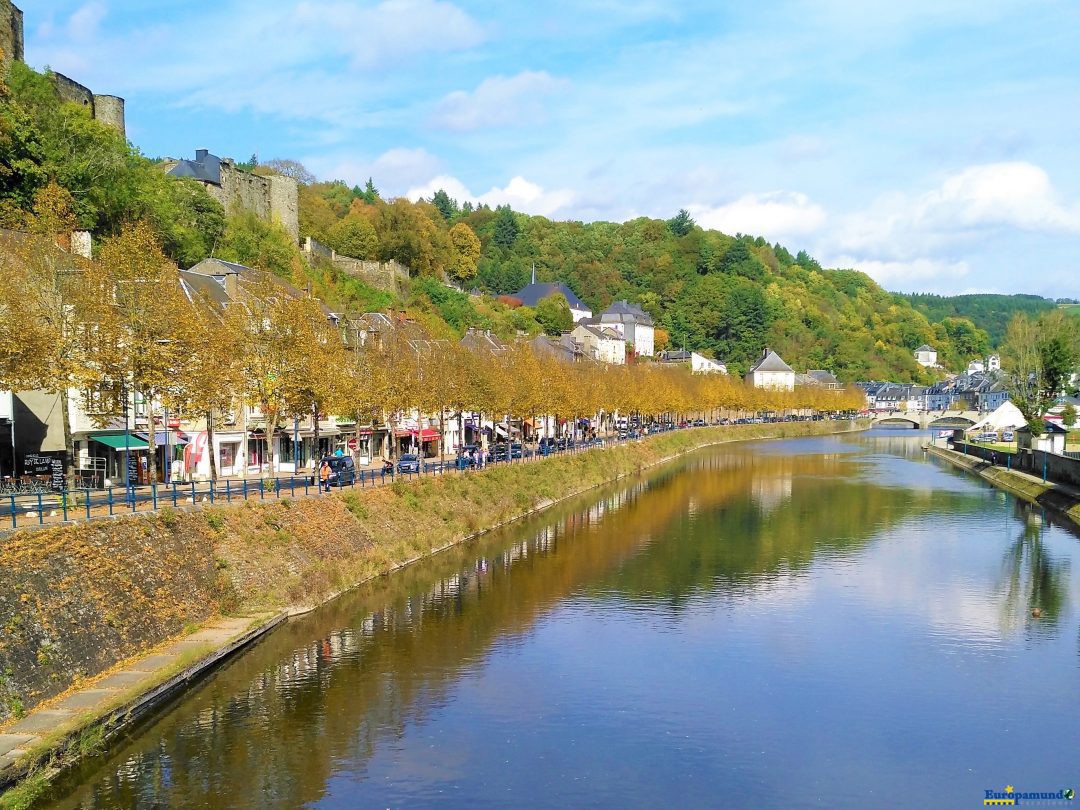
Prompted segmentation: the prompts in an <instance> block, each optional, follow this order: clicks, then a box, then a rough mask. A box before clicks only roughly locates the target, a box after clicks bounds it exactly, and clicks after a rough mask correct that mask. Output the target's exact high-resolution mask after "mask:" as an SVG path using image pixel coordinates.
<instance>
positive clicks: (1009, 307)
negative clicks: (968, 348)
mask: <svg viewBox="0 0 1080 810" xmlns="http://www.w3.org/2000/svg"><path fill="white" fill-rule="evenodd" d="M901 297H903V298H905V299H907V300H908V301H909V302H910V303H911V305H912V306H913V307H914V308H915V309H916V310H918V311H919V312H921V313H922V314H923V315H925V316H926V317H927V318H928V319H929V320H931V321H940V320H942V319H943V318H967V319H968V320H970V321H971V322H972V323H973V324H975V326H977V327H978V328H980V329H984V330H986V333H987V334H988V335H989V336H990V343H991V345H992V346H994V347H997V346H999V345H1001V341H1002V340H1003V339H1004V338H1005V327H1006V326H1008V324H1009V321H1011V320H1012V318H1013V316H1014V315H1018V314H1019V313H1021V312H1023V313H1026V314H1028V315H1032V316H1037V315H1039V313H1041V312H1046V311H1048V310H1051V309H1053V308H1054V307H1056V306H1057V304H1055V303H1054V302H1053V301H1051V300H1049V299H1048V298H1040V297H1039V296H1037V295H996V294H991V293H976V294H973V295H950V296H942V295H933V294H931V293H908V294H905V295H902V296H901Z"/></svg>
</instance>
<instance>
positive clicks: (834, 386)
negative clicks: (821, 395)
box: [806, 368, 843, 391]
mask: <svg viewBox="0 0 1080 810" xmlns="http://www.w3.org/2000/svg"><path fill="white" fill-rule="evenodd" d="M806 376H807V377H809V378H810V385H818V386H821V387H822V388H828V389H829V390H830V391H839V390H840V389H841V388H843V386H842V385H841V384H840V381H839V380H838V379H836V376H835V375H834V374H833V373H832V372H829V371H826V370H825V369H822V368H811V369H808V370H807V372H806Z"/></svg>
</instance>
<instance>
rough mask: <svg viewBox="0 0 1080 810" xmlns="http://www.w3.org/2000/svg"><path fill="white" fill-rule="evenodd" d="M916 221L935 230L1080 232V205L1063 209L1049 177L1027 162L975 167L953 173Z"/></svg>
mask: <svg viewBox="0 0 1080 810" xmlns="http://www.w3.org/2000/svg"><path fill="white" fill-rule="evenodd" d="M914 219H915V221H916V222H918V223H925V224H927V225H929V226H930V227H942V226H943V225H944V226H960V227H983V226H998V225H1011V226H1013V227H1017V228H1023V229H1025V230H1034V231H1065V232H1076V231H1080V207H1078V206H1076V205H1073V206H1065V205H1063V204H1062V203H1061V202H1060V200H1059V199H1058V195H1057V193H1056V192H1055V190H1054V187H1053V185H1052V184H1051V182H1050V177H1049V175H1047V173H1046V172H1045V171H1044V170H1043V169H1042V168H1041V167H1039V166H1036V165H1034V164H1032V163H1027V162H1024V161H1014V162H1009V163H989V164H986V165H982V166H971V167H969V168H967V169H964V170H963V171H961V172H959V173H957V174H954V175H952V176H951V177H949V178H947V179H946V180H945V182H944V183H942V184H941V187H940V188H937V189H935V190H933V191H931V192H929V193H928V194H925V195H923V197H922V198H920V199H919V201H918V202H917V204H916V206H915V211H914Z"/></svg>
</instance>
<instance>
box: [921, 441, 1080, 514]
mask: <svg viewBox="0 0 1080 810" xmlns="http://www.w3.org/2000/svg"><path fill="white" fill-rule="evenodd" d="M926 451H927V452H928V453H929V454H930V455H932V456H935V457H937V458H940V459H942V460H943V461H946V462H948V463H949V464H951V465H953V466H954V467H958V468H960V469H962V470H966V471H967V472H970V473H972V474H973V475H977V476H979V478H982V479H983V480H984V481H988V482H989V483H991V484H993V485H994V486H995V487H998V488H999V489H1003V490H1005V491H1006V492H1010V493H1012V494H1013V495H1015V496H1016V497H1018V498H1022V499H1023V500H1025V501H1027V502H1029V503H1034V504H1038V505H1039V506H1044V507H1046V508H1047V509H1052V510H1053V511H1055V512H1057V513H1059V514H1061V515H1063V516H1064V517H1067V518H1068V519H1069V520H1071V521H1072V522H1073V523H1075V524H1077V525H1080V490H1076V489H1074V488H1072V487H1069V486H1066V485H1064V484H1055V483H1054V482H1052V481H1043V480H1042V479H1041V478H1039V477H1037V476H1034V475H1029V474H1028V473H1025V472H1020V471H1018V470H1009V469H1006V468H1005V467H1001V466H995V465H993V464H990V463H989V462H988V461H984V460H983V459H981V458H978V457H975V456H969V455H965V454H964V453H957V452H956V451H955V450H947V449H945V448H942V447H935V446H934V445H928V446H927V447H926Z"/></svg>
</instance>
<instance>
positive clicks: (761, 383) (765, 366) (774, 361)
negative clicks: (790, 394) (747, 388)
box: [746, 346, 795, 391]
mask: <svg viewBox="0 0 1080 810" xmlns="http://www.w3.org/2000/svg"><path fill="white" fill-rule="evenodd" d="M746 381H747V382H748V383H750V384H751V385H753V386H754V387H755V388H770V389H772V390H775V391H793V390H794V389H795V369H793V368H792V367H791V366H789V365H788V364H787V363H785V362H784V361H783V360H782V359H781V358H780V355H778V354H777V353H776V352H774V351H773V350H772V349H770V348H769V347H768V346H766V347H765V348H764V349H763V350H762V352H761V357H760V358H758V361H757V362H756V363H754V365H752V366H750V370H749V371H748V372H747V373H746Z"/></svg>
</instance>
